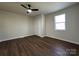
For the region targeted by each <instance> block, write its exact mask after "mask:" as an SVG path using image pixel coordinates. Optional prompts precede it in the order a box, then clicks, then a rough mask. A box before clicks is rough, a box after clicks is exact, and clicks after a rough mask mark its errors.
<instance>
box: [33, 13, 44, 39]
mask: <svg viewBox="0 0 79 59" xmlns="http://www.w3.org/2000/svg"><path fill="white" fill-rule="evenodd" d="M44 27H45V16H44V15H43V14H40V15H37V16H35V17H34V32H35V35H39V36H41V37H43V36H44V35H45V28H44Z"/></svg>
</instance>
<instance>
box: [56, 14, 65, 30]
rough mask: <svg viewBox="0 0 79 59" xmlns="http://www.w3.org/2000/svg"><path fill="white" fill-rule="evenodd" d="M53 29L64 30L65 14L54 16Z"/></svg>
mask: <svg viewBox="0 0 79 59" xmlns="http://www.w3.org/2000/svg"><path fill="white" fill-rule="evenodd" d="M55 30H65V14H60V15H57V16H55Z"/></svg>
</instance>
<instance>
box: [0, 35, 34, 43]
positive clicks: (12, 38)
mask: <svg viewBox="0 0 79 59" xmlns="http://www.w3.org/2000/svg"><path fill="white" fill-rule="evenodd" d="M31 35H33V34H31ZM31 35H24V36H18V37H12V38H7V39H1V40H0V42H2V41H7V40H12V39H17V38H23V37H26V36H31Z"/></svg>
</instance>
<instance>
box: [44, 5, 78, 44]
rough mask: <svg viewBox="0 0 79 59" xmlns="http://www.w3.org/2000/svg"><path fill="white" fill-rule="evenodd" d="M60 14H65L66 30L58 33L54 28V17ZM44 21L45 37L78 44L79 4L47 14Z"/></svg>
mask: <svg viewBox="0 0 79 59" xmlns="http://www.w3.org/2000/svg"><path fill="white" fill-rule="evenodd" d="M62 13H65V14H66V30H65V31H58V30H55V28H54V16H55V15H58V14H62ZM45 19H46V22H45V23H46V35H47V36H50V37H55V38H58V39H62V40H65V41H70V42H73V43H78V44H79V4H77V5H74V6H71V7H69V8H66V9H64V10H61V11H58V12H55V13H51V14H47V15H46V16H45Z"/></svg>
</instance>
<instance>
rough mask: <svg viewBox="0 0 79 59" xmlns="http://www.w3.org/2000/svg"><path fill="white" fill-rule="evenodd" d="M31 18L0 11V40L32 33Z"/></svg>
mask: <svg viewBox="0 0 79 59" xmlns="http://www.w3.org/2000/svg"><path fill="white" fill-rule="evenodd" d="M32 25H33V24H32V18H31V17H29V16H26V15H19V14H15V13H11V12H6V11H0V41H4V40H7V39H13V38H19V37H22V36H27V35H32V34H33V31H32V30H33V27H32Z"/></svg>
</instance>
